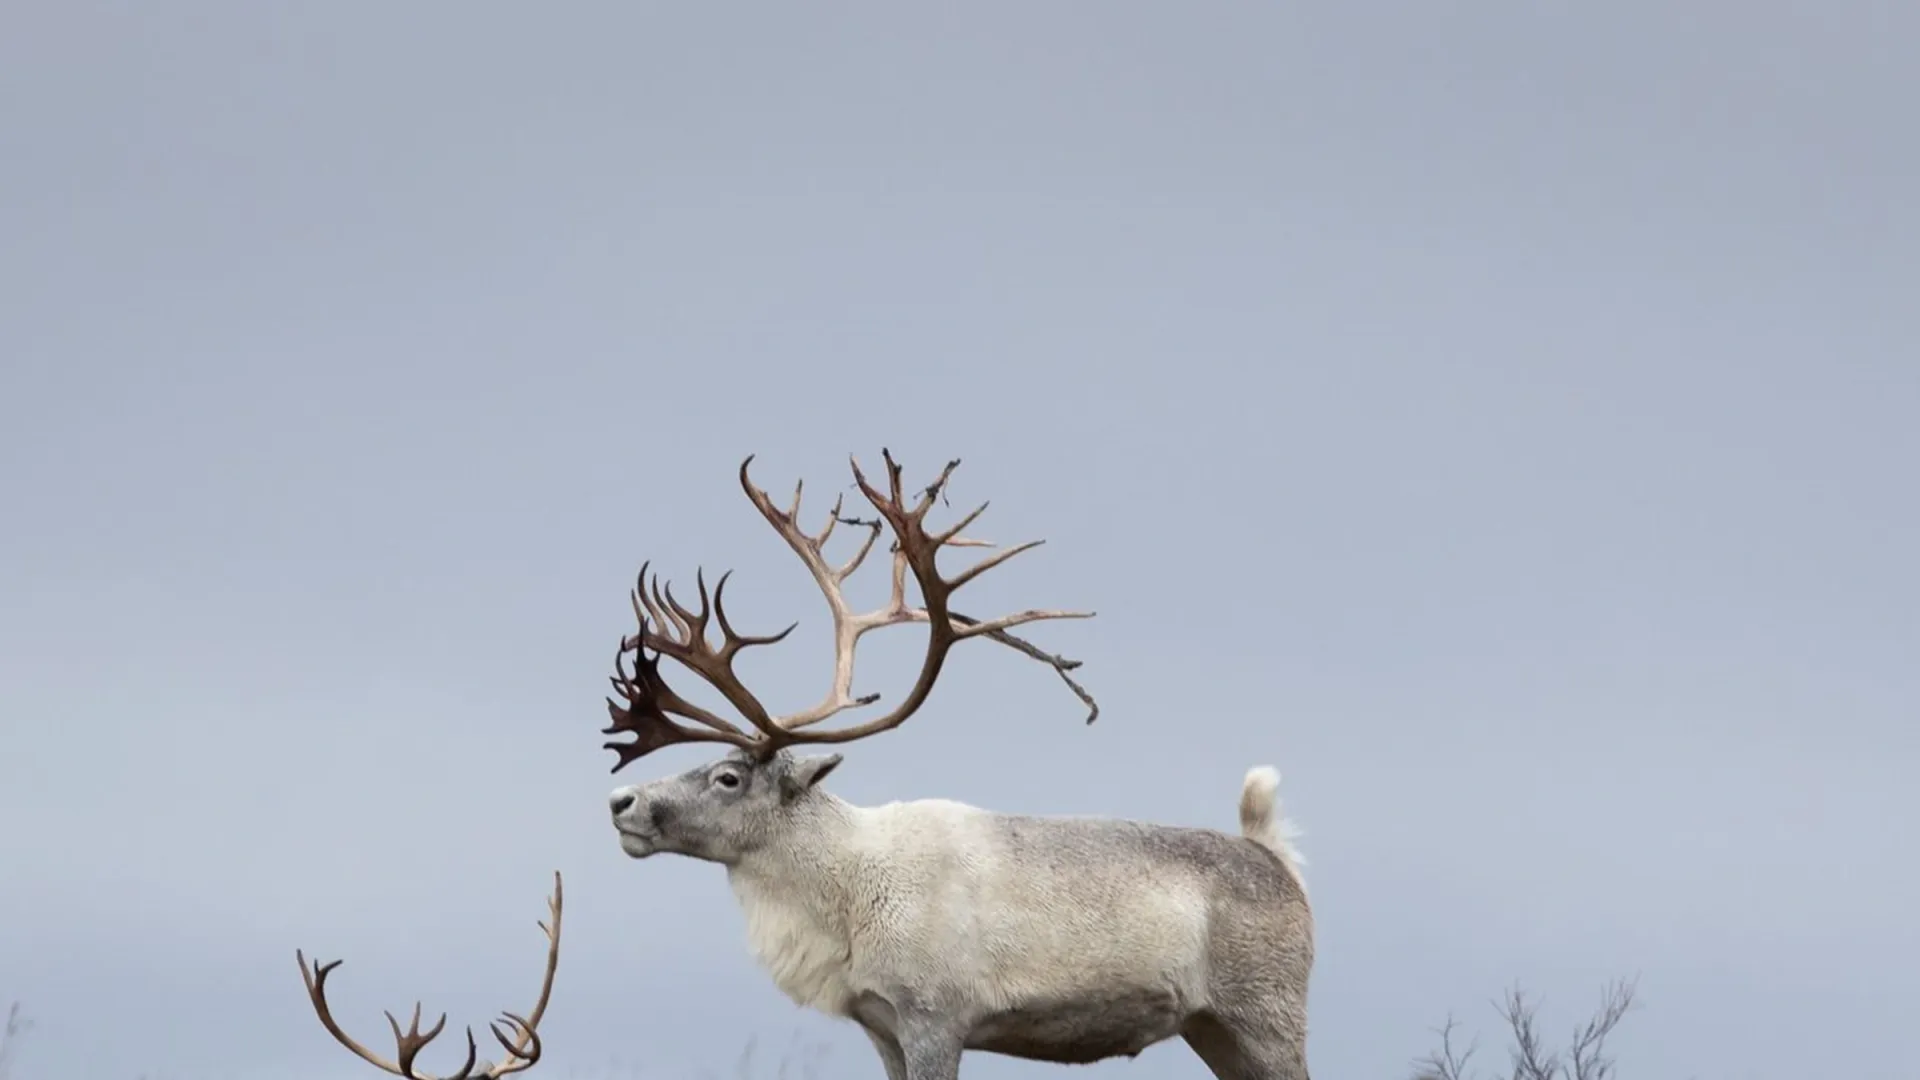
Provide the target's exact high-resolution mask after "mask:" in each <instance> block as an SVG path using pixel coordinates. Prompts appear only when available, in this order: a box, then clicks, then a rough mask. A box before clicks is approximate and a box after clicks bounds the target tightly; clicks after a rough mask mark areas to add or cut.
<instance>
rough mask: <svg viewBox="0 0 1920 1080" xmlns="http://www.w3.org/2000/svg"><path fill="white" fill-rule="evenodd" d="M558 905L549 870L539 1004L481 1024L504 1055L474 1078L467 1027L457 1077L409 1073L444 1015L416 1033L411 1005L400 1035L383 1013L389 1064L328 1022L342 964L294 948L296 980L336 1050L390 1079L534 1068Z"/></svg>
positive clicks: (416, 1015)
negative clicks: (332, 978) (330, 984)
mask: <svg viewBox="0 0 1920 1080" xmlns="http://www.w3.org/2000/svg"><path fill="white" fill-rule="evenodd" d="M563 903H564V897H563V896H562V893H561V889H560V874H559V872H558V871H555V872H554V875H553V897H552V898H551V899H549V900H548V901H547V911H548V920H549V921H547V922H542V923H540V924H539V926H540V929H541V931H543V932H544V933H545V934H546V935H547V970H546V975H545V976H544V977H543V978H542V979H541V981H540V997H539V1000H537V1001H535V1002H534V1004H533V1011H532V1012H531V1013H528V1014H527V1015H526V1016H520V1015H518V1014H517V1013H510V1012H503V1013H501V1014H500V1017H501V1019H500V1021H496V1022H493V1023H490V1024H488V1025H487V1029H488V1030H489V1031H491V1032H493V1037H494V1038H495V1039H496V1040H498V1041H499V1043H500V1046H501V1047H502V1048H503V1049H504V1050H506V1052H507V1056H506V1057H504V1058H502V1059H501V1060H500V1061H499V1063H498V1064H494V1065H488V1066H485V1067H483V1068H482V1069H481V1070H480V1071H479V1072H478V1073H476V1072H474V1071H473V1070H474V1066H475V1064H477V1062H478V1058H479V1053H480V1049H479V1046H478V1045H477V1044H476V1043H475V1042H474V1041H473V1029H472V1028H468V1029H467V1061H466V1064H464V1065H462V1066H461V1067H460V1071H459V1072H457V1073H450V1074H448V1075H447V1076H445V1077H435V1076H433V1075H431V1074H429V1073H422V1072H416V1071H415V1070H414V1067H413V1063H414V1059H415V1058H417V1057H419V1055H420V1051H421V1050H423V1049H425V1048H426V1046H427V1044H428V1043H430V1042H432V1041H433V1040H434V1039H435V1038H438V1037H439V1035H440V1032H441V1031H442V1030H443V1029H445V1027H446V1026H447V1016H446V1014H445V1013H441V1014H440V1019H439V1020H437V1021H435V1022H434V1025H433V1027H431V1028H429V1029H428V1030H426V1031H425V1032H422V1031H421V1030H420V1005H419V1003H418V1002H415V1003H414V1006H413V1019H412V1020H411V1021H410V1022H409V1023H408V1024H407V1030H405V1031H401V1030H400V1021H398V1020H396V1019H394V1016H393V1014H392V1013H387V1014H386V1016H387V1024H388V1026H390V1027H391V1028H393V1041H394V1045H395V1047H396V1049H395V1053H394V1059H393V1060H392V1061H388V1060H387V1059H386V1058H384V1057H381V1056H380V1055H379V1054H376V1053H374V1052H373V1051H372V1050H369V1049H367V1048H366V1047H365V1046H363V1045H361V1044H360V1043H359V1042H357V1041H356V1040H355V1039H354V1038H353V1036H351V1035H348V1034H347V1033H346V1032H345V1031H343V1030H341V1028H340V1025H339V1024H338V1023H336V1022H335V1021H334V1019H333V1009H332V1008H331V1007H330V1006H329V1005H328V1004H327V976H328V975H330V974H332V972H333V969H335V968H337V967H339V966H340V965H341V963H342V961H339V960H333V961H329V962H327V963H324V964H323V963H320V962H319V961H314V962H313V963H312V964H309V963H308V962H307V957H306V954H305V953H304V952H302V951H300V950H297V949H296V950H294V958H295V959H297V960H298V961H299V962H300V978H301V980H302V981H304V982H305V983H306V984H307V997H308V998H310V999H311V1000H312V1001H313V1011H314V1012H315V1013H316V1014H318V1015H319V1017H320V1024H321V1026H322V1027H324V1028H326V1029H327V1033H328V1034H330V1035H332V1036H333V1037H334V1039H335V1040H336V1041H338V1042H339V1043H340V1045H342V1046H344V1047H346V1048H347V1049H348V1050H351V1051H353V1053H354V1054H355V1055H356V1056H358V1057H359V1058H360V1059H361V1060H362V1061H365V1062H366V1063H368V1064H369V1065H373V1066H375V1067H377V1068H379V1069H382V1070H384V1071H386V1072H389V1073H392V1074H393V1075H395V1076H399V1077H404V1078H406V1080H480V1078H486V1080H493V1078H497V1077H502V1076H507V1075H510V1074H512V1073H517V1072H520V1071H522V1070H525V1069H529V1068H532V1067H533V1065H534V1063H535V1062H538V1061H539V1060H540V1030H539V1029H540V1018H541V1017H543V1016H545V1015H546V1012H547V1001H548V1000H549V999H550V998H551V997H552V996H553V976H554V972H555V971H556V970H558V968H559V966H560V911H561V906H562V904H563ZM502 1022H504V1024H505V1025H506V1026H505V1027H503V1026H502Z"/></svg>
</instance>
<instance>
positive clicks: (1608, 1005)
mask: <svg viewBox="0 0 1920 1080" xmlns="http://www.w3.org/2000/svg"><path fill="white" fill-rule="evenodd" d="M1634 994H1635V984H1634V983H1633V981H1631V980H1627V979H1622V980H1618V981H1616V982H1614V983H1612V984H1610V985H1608V987H1607V988H1606V990H1605V992H1604V993H1602V995H1601V998H1600V1007H1599V1008H1598V1009H1596V1010H1595V1011H1594V1012H1593V1014H1592V1015H1591V1016H1589V1017H1588V1018H1587V1020H1586V1021H1585V1022H1584V1023H1582V1024H1581V1025H1580V1026H1578V1027H1576V1028H1574V1030H1573V1036H1572V1038H1571V1039H1569V1040H1568V1042H1567V1045H1566V1046H1565V1047H1564V1048H1561V1049H1553V1048H1550V1047H1549V1046H1548V1045H1547V1043H1546V1040H1545V1039H1543V1038H1542V1037H1541V1034H1540V1023H1539V1020H1538V1018H1537V1015H1536V1010H1537V1009H1538V1005H1537V1004H1536V1003H1535V1002H1533V1001H1532V1000H1530V999H1529V998H1528V997H1527V994H1526V991H1524V990H1521V989H1519V988H1518V987H1516V988H1514V989H1512V990H1509V991H1507V994H1506V996H1505V997H1504V998H1503V999H1502V1000H1501V1001H1499V1002H1496V1003H1494V1008H1495V1009H1496V1010H1498V1012H1499V1013H1500V1018H1501V1020H1502V1021H1504V1022H1505V1023H1506V1025H1507V1031H1508V1036H1509V1038H1510V1039H1511V1040H1512V1043H1511V1045H1510V1046H1509V1047H1508V1048H1507V1062H1508V1065H1507V1068H1506V1069H1505V1070H1504V1071H1503V1072H1491V1073H1485V1074H1475V1073H1471V1072H1469V1071H1468V1066H1469V1064H1470V1062H1471V1061H1472V1059H1473V1056H1474V1053H1475V1052H1476V1051H1477V1050H1478V1049H1479V1045H1478V1044H1479V1040H1478V1039H1475V1040H1474V1041H1473V1042H1472V1043H1469V1044H1468V1045H1467V1046H1466V1047H1465V1048H1464V1049H1462V1048H1461V1047H1460V1046H1459V1044H1458V1040H1457V1037H1456V1034H1455V1032H1456V1029H1457V1027H1458V1024H1457V1023H1456V1022H1455V1021H1454V1019H1453V1017H1451V1016H1449V1017H1447V1022H1446V1023H1445V1024H1444V1025H1443V1026H1441V1027H1440V1028H1439V1029H1437V1030H1438V1034H1439V1036H1440V1046H1439V1047H1438V1048H1437V1049H1435V1050H1434V1051H1433V1052H1432V1053H1430V1054H1428V1055H1427V1056H1426V1057H1424V1058H1422V1059H1420V1060H1418V1061H1416V1062H1415V1063H1414V1074H1413V1080H1472V1078H1473V1077H1474V1076H1475V1075H1486V1076H1489V1077H1495V1078H1498V1077H1502V1076H1504V1077H1506V1078H1508V1080H1613V1076H1614V1060H1613V1055H1611V1054H1609V1053H1608V1052H1607V1037H1608V1036H1610V1035H1612V1034H1613V1029H1614V1028H1616V1027H1618V1026H1619V1024H1620V1021H1621V1020H1623V1019H1625V1017H1626V1015H1627V1013H1628V1012H1629V1011H1630V1010H1632V1008H1633V1006H1634Z"/></svg>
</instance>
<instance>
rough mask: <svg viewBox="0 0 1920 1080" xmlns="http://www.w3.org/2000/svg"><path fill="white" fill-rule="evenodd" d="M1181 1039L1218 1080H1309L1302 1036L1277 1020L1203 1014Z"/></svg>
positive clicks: (1190, 1025)
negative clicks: (1224, 1017) (1228, 1017)
mask: <svg viewBox="0 0 1920 1080" xmlns="http://www.w3.org/2000/svg"><path fill="white" fill-rule="evenodd" d="M1249 1021H1250V1022H1249ZM1182 1035H1183V1036H1184V1037H1185V1039H1186V1040H1187V1045H1188V1046H1191V1047H1193V1052H1194V1053H1196V1054H1198V1055H1200V1060H1201V1061H1204V1062H1206V1065H1207V1069H1208V1070H1209V1071H1210V1072H1212V1073H1213V1075H1215V1076H1217V1077H1219V1078H1220V1080H1308V1077H1307V1058H1306V1040H1305V1038H1304V1037H1303V1036H1304V1035H1305V1032H1304V1031H1300V1030H1298V1029H1297V1028H1296V1027H1295V1025H1291V1024H1288V1023H1285V1022H1283V1020H1282V1018H1281V1017H1279V1016H1266V1017H1257V1018H1247V1017H1237V1018H1235V1019H1234V1020H1231V1021H1229V1020H1225V1019H1222V1018H1221V1017H1219V1016H1215V1015H1214V1014H1212V1013H1202V1014H1201V1015H1198V1016H1196V1017H1194V1018H1193V1019H1192V1020H1191V1021H1189V1022H1188V1023H1187V1028H1186V1030H1185V1031H1184V1032H1182Z"/></svg>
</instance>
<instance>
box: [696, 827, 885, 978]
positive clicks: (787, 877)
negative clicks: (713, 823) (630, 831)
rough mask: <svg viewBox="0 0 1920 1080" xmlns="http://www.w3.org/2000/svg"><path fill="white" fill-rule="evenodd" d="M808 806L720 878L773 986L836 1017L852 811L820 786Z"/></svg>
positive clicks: (844, 950) (847, 929) (848, 939)
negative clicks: (788, 828) (787, 828)
mask: <svg viewBox="0 0 1920 1080" xmlns="http://www.w3.org/2000/svg"><path fill="white" fill-rule="evenodd" d="M807 804H808V805H807V808H806V812H805V813H804V814H803V815H800V816H798V817H796V818H795V819H793V820H792V823H791V824H792V829H791V831H790V833H789V834H788V835H784V836H781V837H778V838H776V839H775V840H774V841H773V842H772V843H769V844H766V845H764V846H762V847H761V848H760V849H759V850H757V851H754V852H752V853H750V854H748V855H747V856H745V857H743V858H742V859H741V860H740V861H739V862H737V863H735V864H734V865H732V866H729V867H728V868H727V880H728V881H729V882H730V883H731V884H732V885H733V895H734V897H735V898H736V899H737V900H739V902H740V909H741V911H742V912H743V913H744V914H745V915H746V918H747V945H748V948H749V949H751V950H752V952H753V955H754V959H756V960H758V961H759V963H760V965H761V966H762V967H763V968H765V969H766V970H767V973H768V974H770V975H771V976H773V981H774V984H775V985H777V986H778V987H779V988H780V989H781V990H782V991H783V992H784V993H785V994H786V995H787V996H788V997H790V998H792V999H793V1001H794V1002H795V1003H796V1004H799V1005H802V1006H805V1007H810V1008H815V1009H819V1010H821V1011H823V1012H827V1013H830V1014H834V1015H841V1014H842V1013H843V1012H844V1010H845V1008H846V1007H847V1004H848V1001H847V998H848V996H849V995H848V991H847V988H846V985H845V983H844V976H845V973H846V961H847V958H848V956H849V955H850V954H851V949H852V928H851V925H850V924H849V921H848V914H849V913H848V906H847V899H848V896H849V891H848V884H849V876H850V874H851V872H852V871H853V866H852V862H853V833H854V828H855V818H856V816H857V815H858V814H859V809H858V808H857V807H854V806H850V805H848V804H847V803H845V802H842V801H841V800H839V799H837V798H835V797H834V796H832V795H830V794H828V793H826V792H824V791H815V792H814V793H813V794H812V795H810V796H809V797H808V799H807Z"/></svg>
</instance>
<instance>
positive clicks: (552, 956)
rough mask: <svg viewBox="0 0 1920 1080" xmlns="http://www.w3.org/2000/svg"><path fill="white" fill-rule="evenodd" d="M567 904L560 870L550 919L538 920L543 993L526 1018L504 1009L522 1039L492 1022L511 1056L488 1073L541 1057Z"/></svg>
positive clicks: (517, 1068)
mask: <svg viewBox="0 0 1920 1080" xmlns="http://www.w3.org/2000/svg"><path fill="white" fill-rule="evenodd" d="M565 903H566V895H565V893H563V892H562V891H561V884H560V871H558V870H555V871H554V872H553V895H552V896H551V897H549V898H548V899H547V921H545V922H540V923H537V924H536V925H538V926H539V927H540V930H541V932H542V933H544V934H546V935H547V968H546V973H545V974H544V975H542V976H541V978H540V996H539V998H538V999H536V1000H535V1001H534V1003H533V1011H532V1012H530V1013H528V1014H527V1015H526V1016H524V1017H522V1016H519V1015H517V1014H515V1013H510V1012H502V1013H501V1014H500V1015H501V1017H502V1018H503V1019H505V1020H506V1021H507V1022H508V1023H510V1024H512V1025H513V1026H514V1029H515V1030H516V1032H517V1033H518V1035H519V1038H518V1039H516V1040H514V1041H512V1042H509V1041H508V1039H507V1037H506V1035H505V1034H504V1033H502V1032H501V1030H500V1028H499V1026H498V1025H497V1024H488V1025H487V1029H488V1030H489V1031H492V1032H493V1037H494V1038H495V1039H497V1040H499V1042H500V1045H501V1046H503V1047H505V1048H506V1051H507V1054H508V1057H506V1058H504V1059H502V1060H501V1062H500V1063H499V1064H498V1065H495V1066H494V1067H493V1069H492V1070H491V1071H490V1072H489V1073H488V1075H489V1076H493V1077H501V1076H506V1075H508V1074H509V1073H517V1072H519V1071H521V1070H522V1069H528V1068H531V1067H533V1064H534V1063H535V1062H537V1061H539V1060H540V1031H539V1028H540V1019H541V1017H543V1016H545V1015H546V1013H547V1002H548V1001H549V1000H551V999H552V997H553V976H554V973H555V972H557V971H558V970H559V969H560V915H561V911H562V909H563V908H564V906H565Z"/></svg>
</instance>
